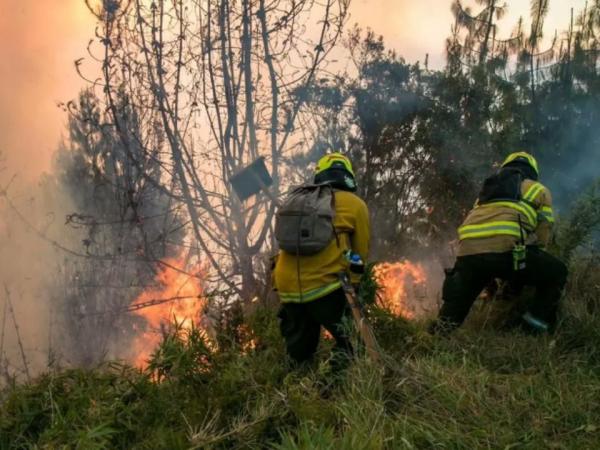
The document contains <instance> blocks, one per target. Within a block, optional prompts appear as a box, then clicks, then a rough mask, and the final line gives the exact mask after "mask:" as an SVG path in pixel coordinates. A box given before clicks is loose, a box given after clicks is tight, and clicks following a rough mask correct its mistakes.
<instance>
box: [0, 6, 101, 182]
mask: <svg viewBox="0 0 600 450" xmlns="http://www.w3.org/2000/svg"><path fill="white" fill-rule="evenodd" d="M93 29H94V28H93V22H92V20H91V15H90V14H88V13H87V10H86V7H85V4H84V2H83V0H54V1H51V2H39V1H36V0H2V1H1V2H0V80H2V82H1V83H0V99H2V101H0V151H2V152H3V153H4V155H5V156H6V164H7V166H8V168H9V169H10V170H11V171H12V172H18V173H19V174H20V177H21V178H24V179H27V180H35V179H36V178H37V177H38V176H39V175H40V173H42V172H43V171H45V170H48V169H49V168H50V166H51V161H52V153H53V151H54V149H55V147H56V143H57V142H58V140H59V137H60V133H61V130H62V128H63V120H64V115H63V114H62V113H61V111H60V109H59V108H58V107H57V103H59V102H61V101H65V100H69V99H70V98H72V97H73V95H74V94H75V93H76V92H77V87H78V86H81V85H82V84H83V82H82V80H81V79H80V78H79V76H78V75H77V74H76V72H75V70H74V68H73V61H74V60H75V59H77V58H80V57H82V56H85V49H86V44H87V41H88V38H89V37H90V36H92V35H93Z"/></svg>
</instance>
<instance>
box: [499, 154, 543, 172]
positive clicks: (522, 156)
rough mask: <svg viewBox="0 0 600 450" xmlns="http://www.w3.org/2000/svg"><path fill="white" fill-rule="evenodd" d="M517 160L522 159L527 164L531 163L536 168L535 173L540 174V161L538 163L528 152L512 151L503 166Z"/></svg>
mask: <svg viewBox="0 0 600 450" xmlns="http://www.w3.org/2000/svg"><path fill="white" fill-rule="evenodd" d="M517 160H521V161H524V162H526V163H527V164H529V165H530V166H531V167H532V168H533V170H535V173H536V174H537V175H538V176H539V174H540V170H539V168H538V163H537V161H536V159H535V158H534V157H533V156H532V155H530V154H529V153H527V152H515V153H511V154H510V155H508V156H507V158H506V159H505V160H504V162H503V163H502V167H504V166H506V165H508V164H510V163H511V162H513V161H517Z"/></svg>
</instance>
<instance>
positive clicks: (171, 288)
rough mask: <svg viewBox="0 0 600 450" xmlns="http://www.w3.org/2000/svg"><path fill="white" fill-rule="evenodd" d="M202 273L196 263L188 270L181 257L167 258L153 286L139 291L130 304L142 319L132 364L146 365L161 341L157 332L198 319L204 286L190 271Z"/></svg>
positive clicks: (183, 326) (188, 325)
mask: <svg viewBox="0 0 600 450" xmlns="http://www.w3.org/2000/svg"><path fill="white" fill-rule="evenodd" d="M200 272H202V268H201V267H200V266H196V267H194V268H193V270H192V271H191V272H189V273H188V272H187V271H185V261H184V260H183V258H180V259H175V258H168V259H165V260H164V261H163V264H162V267H161V269H160V271H159V272H158V274H157V275H156V277H155V281H156V283H157V285H158V286H157V287H156V288H149V289H147V290H145V291H144V292H142V293H141V294H140V295H139V296H138V297H137V298H136V299H135V300H134V302H133V303H132V305H131V307H132V308H135V307H138V308H139V309H137V310H135V311H133V313H134V314H136V315H138V316H140V317H143V318H144V319H145V321H146V327H145V329H144V330H140V334H139V335H138V336H137V337H136V339H135V341H134V343H133V354H134V361H133V364H134V365H135V366H136V367H140V368H144V367H146V366H147V362H148V358H149V357H150V355H151V353H152V352H153V351H154V350H155V349H156V347H157V346H158V344H159V343H160V341H161V338H162V333H161V331H162V330H164V329H166V328H168V327H169V325H170V324H172V323H173V322H176V323H177V324H178V325H179V326H180V327H181V329H182V330H183V331H186V330H190V329H191V328H192V327H193V326H194V325H197V324H198V323H199V322H200V319H201V316H202V312H203V309H204V307H205V305H206V298H204V286H203V285H202V282H201V280H200V279H199V278H198V277H197V276H194V275H193V274H196V273H200Z"/></svg>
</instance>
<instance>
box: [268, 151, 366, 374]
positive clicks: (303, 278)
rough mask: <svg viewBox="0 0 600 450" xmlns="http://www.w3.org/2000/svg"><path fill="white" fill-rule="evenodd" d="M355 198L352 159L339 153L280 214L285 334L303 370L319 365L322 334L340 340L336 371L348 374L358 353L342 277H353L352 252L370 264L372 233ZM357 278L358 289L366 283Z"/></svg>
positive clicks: (279, 280)
mask: <svg viewBox="0 0 600 450" xmlns="http://www.w3.org/2000/svg"><path fill="white" fill-rule="evenodd" d="M355 191H356V182H355V178H354V172H353V169H352V164H351V162H350V160H349V159H348V158H346V157H345V156H343V155H342V154H340V153H332V154H329V155H326V156H324V157H323V158H321V159H320V160H319V162H318V164H317V167H316V172H315V176H314V185H307V186H303V187H300V188H298V189H297V190H295V191H293V192H292V194H291V195H290V196H289V197H288V199H287V200H286V201H285V202H284V204H283V205H282V206H281V207H280V208H279V211H278V217H277V221H276V226H275V235H276V238H277V241H278V243H279V246H280V251H279V254H278V256H277V260H276V263H275V269H274V273H273V276H274V285H275V288H276V289H277V291H278V294H279V298H280V300H281V303H282V306H281V309H280V312H279V319H280V329H281V334H282V336H283V338H284V339H285V343H286V349H287V353H288V355H289V356H290V358H291V359H292V361H293V362H295V363H296V364H303V363H309V362H310V361H311V360H312V359H313V356H314V354H315V352H316V350H317V346H318V344H319V337H320V333H321V327H324V328H325V329H326V330H327V331H329V333H330V334H331V335H332V336H333V338H334V339H335V346H334V349H333V357H332V361H331V367H332V370H333V371H339V370H340V369H342V368H343V367H345V366H346V365H347V363H348V361H349V359H350V357H351V356H352V354H353V349H352V345H351V343H350V339H349V333H348V326H349V324H350V323H351V322H352V314H351V310H350V308H349V306H348V302H347V300H346V297H345V294H344V290H343V289H342V284H341V282H340V273H344V272H346V273H347V272H348V266H349V262H348V260H347V258H345V257H344V255H345V253H346V252H347V251H348V250H350V251H352V252H354V253H356V254H358V255H360V257H361V258H362V260H363V261H366V260H367V257H368V251H369V233H370V231H369V212H368V209H367V205H366V204H365V202H364V201H363V200H362V199H361V198H360V197H358V196H357V195H356V194H355V193H354V192H355ZM319 210H320V211H319ZM328 210H329V211H328ZM327 217H328V219H326V218H327ZM328 228H330V230H329V229H328ZM351 277H352V280H351V281H352V283H358V281H359V276H357V275H351Z"/></svg>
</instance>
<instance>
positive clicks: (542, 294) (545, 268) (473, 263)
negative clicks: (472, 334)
mask: <svg viewBox="0 0 600 450" xmlns="http://www.w3.org/2000/svg"><path fill="white" fill-rule="evenodd" d="M494 278H500V279H504V280H508V281H512V282H514V283H515V284H517V285H526V286H535V289H536V292H535V297H534V299H533V301H532V302H531V304H530V305H528V312H529V313H531V314H532V315H533V316H534V317H536V318H537V319H541V320H543V321H544V322H546V323H547V324H549V325H550V326H551V327H553V326H554V325H555V324H556V320H557V311H558V305H559V301H560V298H561V295H562V291H563V289H564V286H565V283H566V281H567V267H566V266H565V264H564V263H563V262H562V261H560V260H559V259H557V258H556V257H554V256H552V255H551V254H549V253H547V252H545V251H543V250H541V249H539V248H538V247H527V260H526V268H525V269H524V270H521V271H519V272H515V271H514V270H513V260H512V252H507V253H484V254H480V255H469V256H461V257H458V258H457V260H456V264H455V266H454V268H453V269H452V270H449V271H447V272H446V279H445V280H444V286H443V288H442V299H443V304H442V308H441V309H440V313H439V317H438V321H437V322H436V323H435V324H434V325H433V327H432V328H431V330H432V331H433V332H439V331H441V330H442V329H443V330H444V331H451V330H453V329H454V328H457V327H459V326H460V325H461V324H462V323H463V321H464V320H465V318H466V317H467V314H468V313H469V310H470V309H471V306H472V305H473V302H474V301H475V299H476V298H477V297H478V296H479V294H480V293H481V291H482V290H483V288H484V287H485V286H487V285H488V283H490V282H491V281H492V280H493V279H494Z"/></svg>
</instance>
